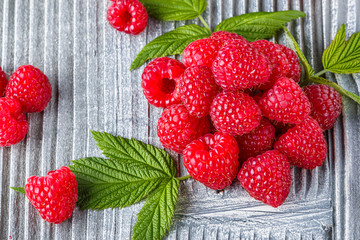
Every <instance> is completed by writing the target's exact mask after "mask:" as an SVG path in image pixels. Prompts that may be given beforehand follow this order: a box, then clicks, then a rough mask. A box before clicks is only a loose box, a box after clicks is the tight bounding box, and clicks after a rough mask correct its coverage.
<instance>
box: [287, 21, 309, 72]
mask: <svg viewBox="0 0 360 240" xmlns="http://www.w3.org/2000/svg"><path fill="white" fill-rule="evenodd" d="M283 30H284V32H285V34H286V38H287V40H288V42H289V43H290V45H291V48H292V49H294V48H295V51H296V53H297V55H298V57H299V58H300V61H301V63H302V64H303V66H304V68H305V72H306V76H307V78H309V77H310V76H312V75H314V73H315V71H314V69H313V68H312V67H311V65H310V64H309V62H308V61H307V59H306V57H305V55H304V53H303V52H302V51H301V49H300V46H299V44H298V43H297V42H296V41H295V39H294V37H293V35H291V33H290V31H289V30H288V29H287V28H286V27H285V26H284V27H283Z"/></svg>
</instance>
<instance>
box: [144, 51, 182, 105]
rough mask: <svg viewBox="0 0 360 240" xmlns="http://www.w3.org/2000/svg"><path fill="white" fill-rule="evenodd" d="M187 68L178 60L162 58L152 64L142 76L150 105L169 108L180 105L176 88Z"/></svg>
mask: <svg viewBox="0 0 360 240" xmlns="http://www.w3.org/2000/svg"><path fill="white" fill-rule="evenodd" d="M185 68H186V67H185V66H184V65H183V64H182V63H181V62H179V61H178V60H176V59H173V58H168V57H161V58H156V59H155V60H153V61H152V62H150V63H149V64H148V65H147V66H146V67H145V69H144V72H143V74H142V76H141V78H142V82H141V86H142V88H143V92H144V95H145V97H146V99H147V100H148V101H149V103H150V104H152V105H154V106H155V107H167V106H170V105H173V104H176V103H180V102H181V99H180V95H179V94H178V93H177V91H176V88H177V85H178V82H179V79H180V76H181V74H182V73H183V72H184V71H185Z"/></svg>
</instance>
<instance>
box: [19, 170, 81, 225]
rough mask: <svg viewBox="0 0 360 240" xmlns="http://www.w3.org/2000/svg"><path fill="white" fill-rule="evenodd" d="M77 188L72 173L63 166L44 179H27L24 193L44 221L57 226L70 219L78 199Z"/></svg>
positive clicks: (49, 173)
mask: <svg viewBox="0 0 360 240" xmlns="http://www.w3.org/2000/svg"><path fill="white" fill-rule="evenodd" d="M77 186H78V183H77V181H76V177H75V175H74V173H72V172H71V171H70V169H69V168H68V167H66V166H64V167H61V168H60V169H58V170H55V171H50V172H48V174H47V175H46V176H45V177H37V176H32V177H29V178H28V179H27V184H26V185H25V193H26V197H27V198H28V199H29V200H30V202H31V204H32V205H33V206H34V207H35V208H36V210H37V211H38V212H39V213H40V216H41V217H42V218H43V219H44V220H45V221H47V222H50V223H55V224H58V223H62V222H63V221H65V220H66V219H68V218H70V217H71V215H72V213H73V211H74V209H75V205H76V201H77V199H78V191H77Z"/></svg>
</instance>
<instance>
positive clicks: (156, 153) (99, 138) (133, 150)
mask: <svg viewBox="0 0 360 240" xmlns="http://www.w3.org/2000/svg"><path fill="white" fill-rule="evenodd" d="M91 133H92V135H93V137H94V139H95V140H96V142H97V145H98V146H99V148H100V149H101V150H102V151H103V154H104V155H105V156H107V157H108V158H110V159H117V160H119V161H121V162H122V163H124V164H133V165H134V166H137V167H143V168H147V169H149V170H151V171H158V172H161V173H162V174H163V175H164V176H167V177H173V176H175V174H176V168H175V166H174V163H173V161H172V159H171V157H170V155H169V154H168V153H167V152H165V151H164V150H162V149H159V148H156V147H154V146H152V145H150V144H145V143H143V142H140V141H137V140H135V139H126V138H123V137H116V136H113V135H111V134H109V133H105V132H104V133H103V132H95V131H91Z"/></svg>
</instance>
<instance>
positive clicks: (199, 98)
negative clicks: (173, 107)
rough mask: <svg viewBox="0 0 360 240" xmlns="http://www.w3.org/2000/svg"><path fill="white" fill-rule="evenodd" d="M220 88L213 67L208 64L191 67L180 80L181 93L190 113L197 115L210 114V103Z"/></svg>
mask: <svg viewBox="0 0 360 240" xmlns="http://www.w3.org/2000/svg"><path fill="white" fill-rule="evenodd" d="M219 90H220V88H219V86H218V85H216V83H215V79H214V76H213V74H212V72H211V69H210V68H208V67H206V66H195V67H189V68H187V69H186V70H185V72H184V73H183V75H182V77H181V80H180V82H179V93H180V95H181V99H182V101H183V103H184V105H185V107H186V108H187V109H188V110H189V113H190V114H191V115H193V116H196V117H199V118H200V117H204V116H205V115H208V114H209V111H210V105H211V102H212V100H213V98H214V97H215V96H216V94H217V93H218V92H219Z"/></svg>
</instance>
